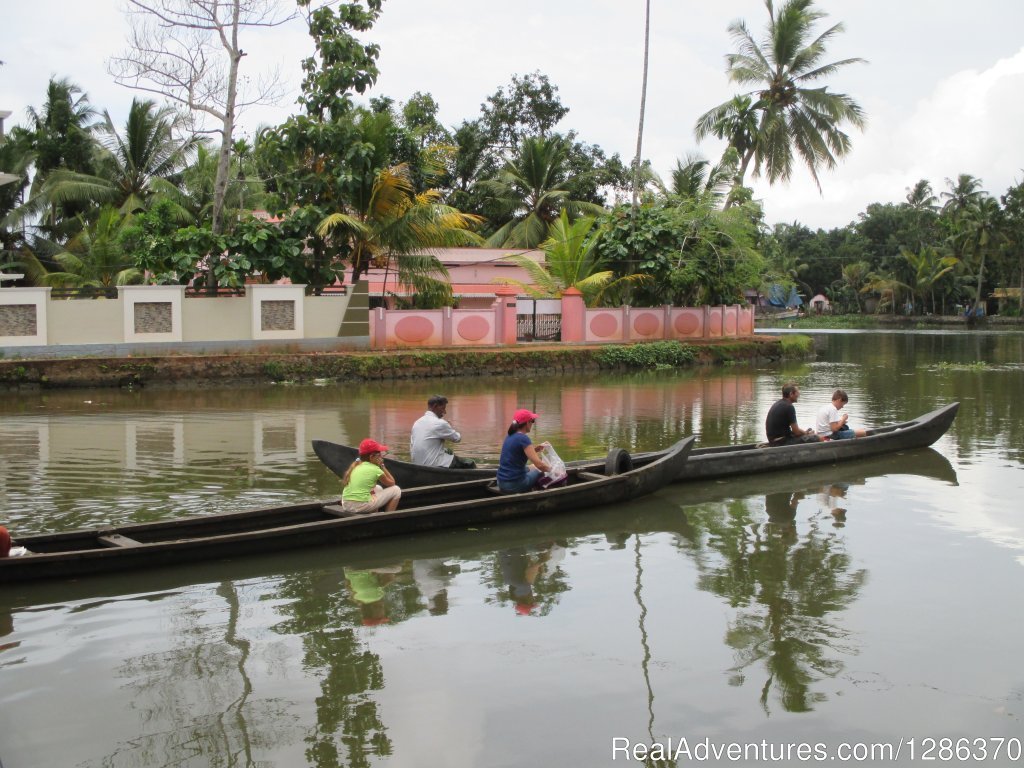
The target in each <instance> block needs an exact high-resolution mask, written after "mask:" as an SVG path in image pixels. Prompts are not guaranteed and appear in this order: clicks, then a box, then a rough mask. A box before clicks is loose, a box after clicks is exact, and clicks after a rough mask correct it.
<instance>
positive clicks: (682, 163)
mask: <svg viewBox="0 0 1024 768" xmlns="http://www.w3.org/2000/svg"><path fill="white" fill-rule="evenodd" d="M735 173H736V150H735V149H733V148H732V147H729V148H728V149H727V150H726V152H725V154H724V155H723V157H722V160H721V162H719V163H718V164H717V165H711V162H710V161H709V160H705V159H704V158H702V157H699V156H697V155H694V154H690V155H686V157H684V158H683V159H682V160H676V167H675V168H674V169H672V173H671V175H670V177H669V178H670V183H669V185H668V186H666V185H665V184H664V183H661V182H660V180H659V186H660V187H661V191H662V193H663V194H664V195H666V196H668V197H677V198H682V199H696V198H701V197H705V196H706V197H708V198H709V199H710V200H711V201H712V202H714V203H716V204H718V203H720V202H721V200H722V199H723V198H725V196H726V191H727V190H728V188H729V187H730V186H731V185H732V181H733V177H734V175H735Z"/></svg>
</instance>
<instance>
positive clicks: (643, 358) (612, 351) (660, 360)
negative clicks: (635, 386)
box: [596, 341, 696, 368]
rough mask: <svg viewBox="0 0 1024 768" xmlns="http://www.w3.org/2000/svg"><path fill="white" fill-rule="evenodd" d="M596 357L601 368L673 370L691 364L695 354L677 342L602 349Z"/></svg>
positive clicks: (689, 348)
mask: <svg viewBox="0 0 1024 768" xmlns="http://www.w3.org/2000/svg"><path fill="white" fill-rule="evenodd" d="M596 357H597V360H598V362H599V363H600V364H601V365H602V366H605V367H608V368H620V367H624V368H662V367H671V368H675V367H679V366H682V365H687V364H689V363H692V362H693V361H694V360H695V359H696V352H695V350H694V349H693V347H690V346H687V345H685V344H680V343H679V342H678V341H652V342H647V343H643V344H630V345H617V344H616V345H613V346H608V347H602V348H601V349H600V350H599V351H598V352H597V353H596Z"/></svg>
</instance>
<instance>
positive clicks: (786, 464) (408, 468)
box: [313, 403, 960, 488]
mask: <svg viewBox="0 0 1024 768" xmlns="http://www.w3.org/2000/svg"><path fill="white" fill-rule="evenodd" d="M959 408H960V403H951V404H949V405H946V406H943V407H942V408H939V409H937V410H934V411H932V412H930V413H926V414H924V415H923V416H919V417H918V418H916V419H912V420H910V421H904V422H900V423H898V424H891V425H889V426H885V427H877V428H875V429H871V430H869V431H868V435H867V436H866V437H859V438H856V439H853V440H829V441H826V442H822V443H806V444H801V445H786V446H778V447H767V446H765V445H764V444H763V443H761V444H756V443H748V444H746V445H725V446H718V447H714V448H697V449H695V450H694V451H693V452H692V453H691V455H690V460H689V461H688V462H686V464H684V465H683V467H682V469H681V470H680V471H679V474H678V475H677V476H676V478H675V479H676V480H677V481H684V480H697V479H712V478H718V477H729V476H733V475H748V474H752V473H755V472H771V471H776V470H783V469H786V470H788V469H793V468H797V467H812V466H815V465H818V464H834V463H836V462H840V461H850V460H853V459H863V458H868V457H870V456H879V455H882V454H886V453H892V452H895V451H906V450H911V449H914V448H926V447H928V446H929V445H931V444H932V443H934V442H935V441H936V440H938V439H939V438H940V437H942V435H944V434H945V433H946V430H948V429H949V427H950V425H951V424H952V423H953V419H954V418H956V413H957V411H958V410H959ZM313 451H314V452H315V453H316V455H317V456H318V457H319V458H320V460H321V461H322V462H323V463H324V464H325V465H326V466H327V467H328V468H329V469H331V470H332V471H333V472H335V473H337V474H338V475H339V476H340V475H343V474H344V473H345V470H346V469H347V468H348V466H349V465H350V464H351V463H352V462H353V461H354V460H355V458H356V456H357V455H358V452H357V451H356V449H355V448H352V447H349V446H347V445H340V444H338V443H331V442H328V441H326V440H314V441H313ZM614 453H615V451H614V450H613V451H612V452H611V453H610V454H609V457H608V458H607V459H596V460H583V461H573V462H568V465H569V466H573V467H578V468H582V469H585V470H586V471H589V472H593V471H598V470H602V471H603V467H604V466H605V464H606V463H611V462H613V460H614V457H613V455H612V454H614ZM659 455H661V452H653V453H638V454H634V455H633V457H632V460H633V462H634V463H636V464H642V463H643V462H645V461H648V460H649V459H650V457H651V456H655V457H656V456H659ZM386 462H387V467H388V470H389V471H390V472H391V474H392V475H393V476H394V478H395V481H396V482H397V483H398V484H399V485H400V486H402V487H403V488H417V487H421V486H426V485H432V484H437V483H445V482H452V481H453V480H462V481H466V480H475V479H483V478H493V477H494V474H495V472H496V471H497V470H496V468H495V467H493V466H491V467H479V468H477V469H446V468H443V467H423V466H420V465H418V464H411V463H409V462H405V461H400V460H398V459H392V458H388V459H386Z"/></svg>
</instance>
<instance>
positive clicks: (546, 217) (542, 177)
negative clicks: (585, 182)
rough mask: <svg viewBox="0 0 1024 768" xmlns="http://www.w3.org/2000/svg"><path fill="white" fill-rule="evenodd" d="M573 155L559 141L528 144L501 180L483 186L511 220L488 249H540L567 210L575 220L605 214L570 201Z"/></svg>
mask: <svg viewBox="0 0 1024 768" xmlns="http://www.w3.org/2000/svg"><path fill="white" fill-rule="evenodd" d="M568 153H569V146H568V143H567V142H566V140H565V139H563V138H561V137H560V136H551V137H548V138H544V137H534V138H526V139H523V141H522V143H521V144H520V145H519V147H518V150H517V152H516V154H515V156H514V157H512V159H510V160H509V161H508V162H506V163H505V166H504V168H502V169H501V171H499V172H498V175H497V177H496V178H494V179H488V180H485V181H481V182H480V184H479V186H480V187H481V188H482V189H483V191H484V193H485V194H487V195H488V196H489V197H490V200H491V201H492V203H493V204H494V205H495V207H496V208H497V209H498V210H500V211H501V214H502V215H503V216H504V217H505V219H506V220H505V222H504V223H503V224H502V225H501V226H500V227H499V228H498V229H497V231H495V232H494V234H492V235H491V236H490V237H489V238H488V239H487V245H488V246H491V247H495V248H501V247H504V248H536V247H537V246H538V245H540V244H541V243H542V242H543V241H544V240H546V239H547V237H548V227H549V226H550V224H551V223H552V222H553V221H555V219H557V218H558V216H559V213H560V212H561V210H562V209H563V208H564V209H566V210H567V211H568V212H569V214H570V215H571V216H578V215H582V214H590V215H594V216H596V215H598V214H601V213H603V212H604V209H603V208H602V207H601V206H599V205H596V204H594V203H588V202H584V201H579V200H572V199H570V198H569V192H568V191H567V190H568V186H569V183H570V182H572V181H573V178H572V177H570V175H569V170H568V163H567V160H568Z"/></svg>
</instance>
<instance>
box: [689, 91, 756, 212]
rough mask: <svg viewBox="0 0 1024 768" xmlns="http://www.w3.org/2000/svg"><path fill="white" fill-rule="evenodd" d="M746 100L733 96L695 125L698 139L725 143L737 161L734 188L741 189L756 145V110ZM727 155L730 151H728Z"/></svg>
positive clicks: (754, 106) (707, 113)
mask: <svg viewBox="0 0 1024 768" xmlns="http://www.w3.org/2000/svg"><path fill="white" fill-rule="evenodd" d="M759 104H760V102H755V101H754V100H753V99H751V98H750V97H749V96H744V95H738V96H733V97H732V98H731V99H730V100H729V101H727V102H725V103H724V104H720V105H719V106H717V107H715V108H714V109H712V110H710V111H709V112H706V113H705V114H704V115H702V116H701V118H700V120H698V122H697V130H696V133H697V137H698V138H703V137H705V136H715V137H716V138H719V139H725V140H726V141H727V142H728V148H729V149H731V150H732V151H734V152H735V153H736V154H737V155H738V157H739V163H738V167H737V168H736V176H735V179H734V180H733V185H734V187H742V186H743V179H744V178H746V175H747V168H748V167H749V166H750V161H751V160H752V159H753V158H754V143H755V142H756V141H757V125H758V108H759ZM726 151H729V150H728V149H727V150H726ZM733 198H734V196H733V195H730V198H729V199H728V200H726V203H725V207H726V208H729V207H731V206H732V204H733Z"/></svg>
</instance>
